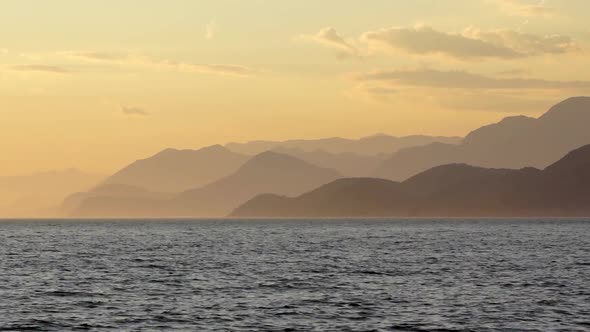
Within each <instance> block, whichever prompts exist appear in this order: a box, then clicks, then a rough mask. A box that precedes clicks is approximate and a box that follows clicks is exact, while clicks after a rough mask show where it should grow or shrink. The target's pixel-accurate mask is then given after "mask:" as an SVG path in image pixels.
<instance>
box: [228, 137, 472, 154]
mask: <svg viewBox="0 0 590 332" xmlns="http://www.w3.org/2000/svg"><path fill="white" fill-rule="evenodd" d="M433 142H442V143H450V144H458V143H460V142H461V138H460V137H443V136H424V135H413V136H404V137H396V136H389V135H385V134H377V135H373V136H368V137H363V138H360V139H346V138H340V137H332V138H322V139H315V140H313V139H312V140H302V139H296V140H288V141H252V142H248V143H229V144H226V145H225V146H226V147H227V148H228V149H230V150H232V151H236V152H238V153H243V154H249V155H254V154H258V153H261V152H264V151H268V150H274V149H276V148H279V147H281V148H287V149H299V150H302V151H305V152H311V151H315V150H323V151H325V152H328V153H333V154H341V153H353V154H357V155H379V154H392V153H394V152H396V151H398V150H400V149H402V148H407V147H412V146H420V145H425V144H429V143H433Z"/></svg>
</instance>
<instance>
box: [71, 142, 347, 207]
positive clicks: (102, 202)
mask: <svg viewBox="0 0 590 332" xmlns="http://www.w3.org/2000/svg"><path fill="white" fill-rule="evenodd" d="M340 176H341V175H340V174H339V173H338V172H337V171H335V170H332V169H326V168H321V167H317V166H314V165H311V164H309V163H307V162H304V161H302V160H299V159H297V158H294V157H292V156H288V155H285V154H280V153H276V152H263V153H261V154H258V155H256V156H254V157H252V158H251V159H250V160H248V161H247V162H246V163H245V164H244V165H242V166H241V167H240V168H239V169H238V170H237V171H236V172H234V173H233V174H231V175H229V176H227V177H224V178H221V179H219V180H217V181H214V182H212V183H210V184H208V185H206V186H203V187H201V188H198V189H192V190H188V191H185V192H182V193H180V194H177V195H174V196H173V197H172V198H170V199H159V198H158V197H133V196H131V197H124V198H118V197H106V196H98V197H95V198H94V199H93V200H83V201H82V202H81V203H79V207H78V208H77V210H76V211H75V213H74V214H75V215H80V216H192V217H198V216H207V217H214V216H224V215H227V214H228V213H229V212H231V210H232V209H233V208H235V207H236V206H238V205H240V204H242V203H243V202H245V201H247V200H248V199H250V198H252V197H254V196H256V195H258V194H261V193H276V194H281V195H298V194H301V193H303V192H306V191H308V190H311V189H313V188H315V187H317V186H320V185H322V184H325V183H328V182H331V181H333V180H334V179H337V178H339V177H340Z"/></svg>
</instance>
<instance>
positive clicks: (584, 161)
mask: <svg viewBox="0 0 590 332" xmlns="http://www.w3.org/2000/svg"><path fill="white" fill-rule="evenodd" d="M588 215H590V145H585V146H583V147H581V148H578V149H576V150H574V151H572V152H570V153H568V154H567V155H566V156H565V157H563V158H562V159H560V160H559V161H557V162H555V163H553V164H551V165H550V166H548V167H546V168H545V169H544V170H539V169H536V168H532V167H526V168H522V169H517V170H515V169H490V168H482V167H476V166H469V165H466V164H449V165H443V166H438V167H434V168H432V169H429V170H427V171H425V172H422V173H420V174H418V175H416V176H413V177H411V178H410V179H408V180H406V181H403V182H394V181H391V180H385V179H375V178H347V179H339V180H336V181H334V182H332V183H329V184H326V185H324V186H321V187H319V188H317V189H315V190H312V191H310V192H307V193H305V194H303V195H300V196H297V197H294V198H289V197H284V196H279V195H271V194H264V195H260V196H257V197H255V198H253V199H252V200H250V201H248V202H246V203H245V204H243V205H242V206H240V207H238V208H237V209H236V210H234V212H233V213H232V216H233V217H432V216H444V217H467V216H470V217H475V216H485V217H502V216H588Z"/></svg>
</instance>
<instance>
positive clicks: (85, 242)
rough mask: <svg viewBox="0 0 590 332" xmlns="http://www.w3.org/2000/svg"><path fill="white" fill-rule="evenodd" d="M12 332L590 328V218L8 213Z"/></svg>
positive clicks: (1, 292)
mask: <svg viewBox="0 0 590 332" xmlns="http://www.w3.org/2000/svg"><path fill="white" fill-rule="evenodd" d="M0 331H590V219H324V220H315V219H297V220H272V219H266V220H235V219H233V220H186V219H181V220H172V219H171V220H164V219H162V220H3V221H0Z"/></svg>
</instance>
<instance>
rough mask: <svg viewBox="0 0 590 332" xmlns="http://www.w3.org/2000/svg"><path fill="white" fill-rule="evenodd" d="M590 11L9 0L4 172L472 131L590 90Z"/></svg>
mask: <svg viewBox="0 0 590 332" xmlns="http://www.w3.org/2000/svg"><path fill="white" fill-rule="evenodd" d="M588 18H589V17H588V11H587V2H586V1H584V0H564V1H536V0H535V1H526V0H522V1H519V0H481V1H480V0H477V1H473V0H449V1H444V2H443V1H436V0H417V1H411V2H410V1H396V0H372V1H346V2H344V1H300V0H298V1H260V0H252V1H227V0H225V1H217V0H216V1H188V0H187V1H180V0H174V1H145V0H142V1H109V0H107V1H93V2H80V1H74V0H70V1H68V0H55V1H44V2H38V1H32V0H18V1H16V0H7V1H3V2H2V10H1V11H0V40H1V44H0V103H1V105H0V112H1V114H2V121H0V132H2V139H1V140H0V149H1V150H2V159H1V162H0V175H17V174H29V173H34V172H41V171H51V170H63V169H68V168H78V169H81V170H83V171H85V172H89V173H98V174H109V173H112V172H114V171H116V170H118V169H120V168H122V167H123V166H125V165H126V164H128V163H130V162H132V161H133V160H136V159H140V158H144V157H146V156H148V155H151V154H154V153H156V152H158V151H160V150H162V149H164V148H168V147H175V148H199V147H203V146H207V145H211V144H216V143H226V142H231V141H238V142H243V141H249V140H256V139H270V140H285V139H292V138H319V137H331V136H340V137H351V138H358V137H361V136H369V135H372V134H375V133H381V132H383V133H387V134H393V135H397V136H402V135H409V134H428V135H444V136H463V135H465V134H466V133H467V132H469V131H470V130H472V129H473V128H476V127H478V126H481V125H484V124H487V123H491V122H495V121H497V120H499V119H501V118H502V117H504V116H506V115H509V114H511V113H514V114H530V115H534V116H536V115H539V114H542V113H543V112H544V111H546V110H547V109H548V108H549V107H550V106H551V105H553V104H554V103H556V102H557V101H559V100H562V99H565V98H566V97H569V96H572V95H581V94H584V93H583V92H584V91H587V90H588V88H589V87H590V72H589V71H588V70H587V68H588V65H589V64H590V57H588V56H587V54H586V52H587V51H586V50H587V48H588V43H589V41H590V31H589V30H590V29H589V28H588V25H587V23H586V22H587V21H588ZM351 124H354V125H351Z"/></svg>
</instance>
